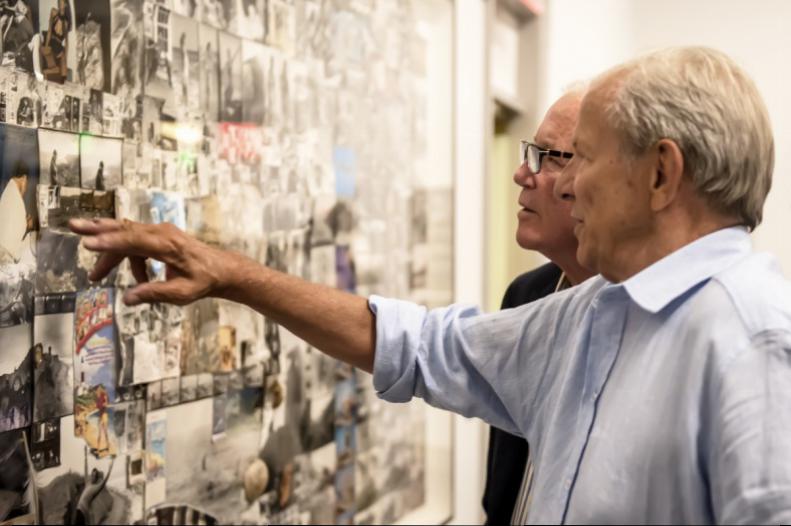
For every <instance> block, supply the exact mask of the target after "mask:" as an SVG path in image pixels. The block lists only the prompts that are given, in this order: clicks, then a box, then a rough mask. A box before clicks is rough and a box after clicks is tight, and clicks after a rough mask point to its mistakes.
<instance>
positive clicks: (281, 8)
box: [266, 0, 296, 54]
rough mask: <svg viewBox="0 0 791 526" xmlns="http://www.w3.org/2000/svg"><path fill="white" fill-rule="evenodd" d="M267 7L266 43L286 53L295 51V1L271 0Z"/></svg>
mask: <svg viewBox="0 0 791 526" xmlns="http://www.w3.org/2000/svg"><path fill="white" fill-rule="evenodd" d="M267 8H268V12H267V35H266V43H267V44H268V45H270V46H272V47H276V48H278V49H280V50H282V51H283V52H284V53H289V54H290V53H293V52H294V41H295V39H296V27H295V25H294V24H295V22H296V12H295V10H294V2H292V1H289V0H269V2H268V3H267Z"/></svg>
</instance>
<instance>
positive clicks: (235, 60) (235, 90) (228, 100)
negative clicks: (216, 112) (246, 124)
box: [220, 32, 242, 122]
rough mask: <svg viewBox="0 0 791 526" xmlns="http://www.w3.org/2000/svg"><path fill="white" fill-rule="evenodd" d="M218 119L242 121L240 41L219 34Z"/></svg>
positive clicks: (222, 33)
mask: <svg viewBox="0 0 791 526" xmlns="http://www.w3.org/2000/svg"><path fill="white" fill-rule="evenodd" d="M220 119H221V120H223V121H227V122H240V121H241V120H242V40H241V39H239V38H237V37H235V36H233V35H230V34H228V33H224V32H220Z"/></svg>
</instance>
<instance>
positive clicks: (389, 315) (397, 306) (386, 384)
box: [368, 295, 426, 402]
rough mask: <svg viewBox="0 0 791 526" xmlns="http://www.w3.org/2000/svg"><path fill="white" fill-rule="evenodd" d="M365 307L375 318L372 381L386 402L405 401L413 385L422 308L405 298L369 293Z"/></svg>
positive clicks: (413, 387)
mask: <svg viewBox="0 0 791 526" xmlns="http://www.w3.org/2000/svg"><path fill="white" fill-rule="evenodd" d="M368 308H369V309H371V312H372V313H373V314H374V316H375V317H376V354H375V355H374V371H373V373H374V374H373V382H374V389H376V393H377V395H378V396H379V397H380V398H381V399H383V400H386V401H388V402H408V401H409V400H411V399H412V396H413V395H414V394H415V385H416V384H417V382H416V380H417V359H416V358H417V351H418V349H419V346H420V334H421V331H422V328H423V321H424V320H425V317H426V308H425V307H422V306H420V305H416V304H414V303H410V302H407V301H401V300H394V299H390V298H383V297H381V296H376V295H372V296H370V297H369V298H368Z"/></svg>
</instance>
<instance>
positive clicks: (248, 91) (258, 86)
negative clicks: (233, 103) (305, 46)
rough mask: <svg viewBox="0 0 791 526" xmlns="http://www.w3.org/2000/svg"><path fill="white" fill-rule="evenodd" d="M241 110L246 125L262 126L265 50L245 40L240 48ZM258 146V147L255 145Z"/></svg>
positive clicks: (264, 91)
mask: <svg viewBox="0 0 791 526" xmlns="http://www.w3.org/2000/svg"><path fill="white" fill-rule="evenodd" d="M242 51H243V64H242V77H243V78H244V84H243V85H242V110H243V120H244V122H246V123H248V124H257V125H259V126H262V125H263V124H264V115H265V111H266V97H267V92H266V90H265V86H264V80H265V68H266V67H267V65H268V62H269V61H268V60H267V59H268V55H267V51H266V48H265V47H264V46H262V45H261V44H257V43H255V42H250V41H248V40H245V41H244V43H243V46H242ZM257 146H260V145H257Z"/></svg>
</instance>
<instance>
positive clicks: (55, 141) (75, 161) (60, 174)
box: [38, 129, 80, 188]
mask: <svg viewBox="0 0 791 526" xmlns="http://www.w3.org/2000/svg"><path fill="white" fill-rule="evenodd" d="M38 152H39V166H40V167H41V173H40V177H39V184H46V185H58V186H72V187H75V188H77V187H79V186H80V136H79V135H78V134H76V133H69V132H62V131H55V130H46V129H39V130H38Z"/></svg>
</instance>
